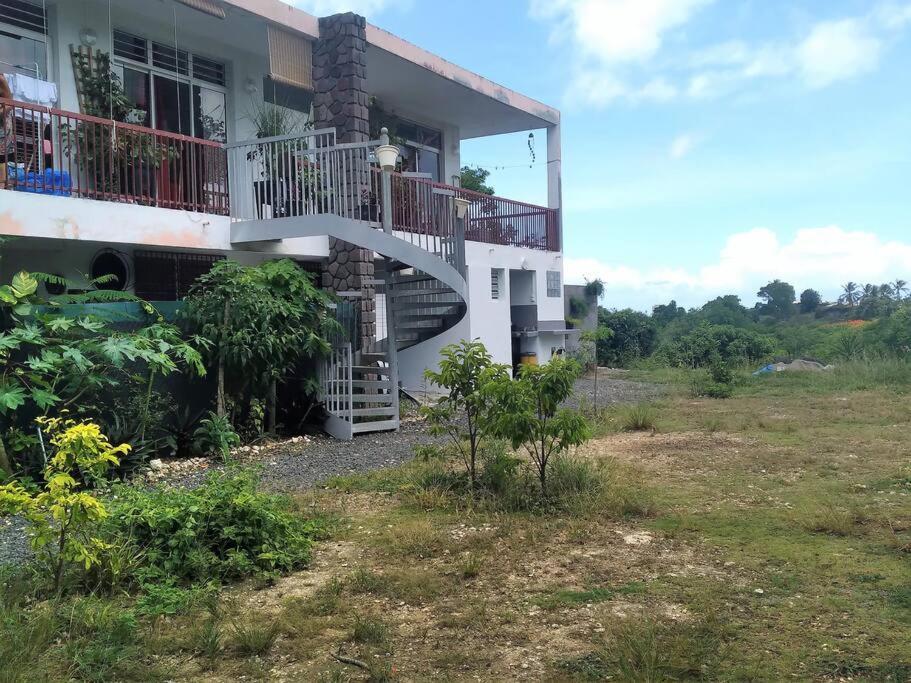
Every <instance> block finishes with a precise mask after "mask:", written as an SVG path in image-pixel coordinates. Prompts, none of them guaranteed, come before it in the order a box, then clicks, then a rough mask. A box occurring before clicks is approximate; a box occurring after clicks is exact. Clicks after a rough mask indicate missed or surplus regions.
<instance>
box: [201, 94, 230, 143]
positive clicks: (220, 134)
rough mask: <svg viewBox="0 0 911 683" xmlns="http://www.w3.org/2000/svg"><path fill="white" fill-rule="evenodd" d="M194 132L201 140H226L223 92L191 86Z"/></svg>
mask: <svg viewBox="0 0 911 683" xmlns="http://www.w3.org/2000/svg"><path fill="white" fill-rule="evenodd" d="M193 111H194V113H195V124H196V127H195V131H194V134H195V135H196V137H198V138H202V139H203V140H214V141H215V142H227V141H228V137H227V135H226V134H225V94H224V93H223V92H218V91H217V90H211V89H210V88H203V87H201V86H198V85H194V86H193Z"/></svg>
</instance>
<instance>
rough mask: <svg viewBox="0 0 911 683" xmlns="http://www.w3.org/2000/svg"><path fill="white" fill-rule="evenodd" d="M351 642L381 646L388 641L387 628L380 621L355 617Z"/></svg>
mask: <svg viewBox="0 0 911 683" xmlns="http://www.w3.org/2000/svg"><path fill="white" fill-rule="evenodd" d="M351 640H352V641H354V642H355V643H362V644H367V645H382V644H383V643H385V642H386V641H387V640H389V627H388V626H387V625H386V624H385V623H384V622H383V621H381V620H380V619H374V618H371V617H361V616H360V615H355V617H354V626H353V627H352V628H351Z"/></svg>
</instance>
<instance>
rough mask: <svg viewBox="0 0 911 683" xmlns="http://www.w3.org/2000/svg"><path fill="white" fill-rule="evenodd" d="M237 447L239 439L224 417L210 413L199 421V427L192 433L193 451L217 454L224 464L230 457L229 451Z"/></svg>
mask: <svg viewBox="0 0 911 683" xmlns="http://www.w3.org/2000/svg"><path fill="white" fill-rule="evenodd" d="M237 446H240V437H239V436H238V435H237V433H236V432H235V431H234V428H233V427H232V426H231V422H230V421H229V420H228V418H227V416H224V415H222V416H219V415H216V414H215V413H213V412H210V413H209V414H208V416H207V417H205V418H203V419H202V420H200V421H199V427H197V428H196V431H195V432H193V449H194V450H195V451H196V452H198V453H203V454H208V453H218V454H219V455H220V456H221V458H222V460H224V461H225V462H227V461H228V458H229V457H231V449H232V448H235V447H237Z"/></svg>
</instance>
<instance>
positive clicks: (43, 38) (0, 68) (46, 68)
mask: <svg viewBox="0 0 911 683" xmlns="http://www.w3.org/2000/svg"><path fill="white" fill-rule="evenodd" d="M0 31H3V32H4V33H11V34H13V35H14V36H22V37H23V38H29V39H30V40H34V41H35V42H38V43H44V59H45V63H44V64H38V70H39V73H38V74H33V73H29V72H27V70H26V69H25V68H24V67H16V66H13V65H12V64H6V63H0V73H5V72H6V69H18V70H19V71H26V75H27V76H33V77H35V78H38V79H41V80H45V81H49V80H51V77H50V70H51V64H54V63H55V62H54V60H53V59H52V57H53V55H52V54H51V47H52V45H53V43H52V42H51V41H50V40H49V35H48V34H41V33H38V32H37V31H30V30H29V29H27V28H20V27H19V26H13V25H12V24H4V23H3V22H0ZM48 31H50V27H48ZM6 73H8V72H6Z"/></svg>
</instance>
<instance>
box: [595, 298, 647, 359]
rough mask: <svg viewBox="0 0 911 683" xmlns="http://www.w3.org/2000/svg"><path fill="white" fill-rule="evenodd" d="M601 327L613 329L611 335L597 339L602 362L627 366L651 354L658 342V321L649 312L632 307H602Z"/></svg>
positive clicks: (599, 316)
mask: <svg viewBox="0 0 911 683" xmlns="http://www.w3.org/2000/svg"><path fill="white" fill-rule="evenodd" d="M598 327H599V328H601V327H603V328H606V329H608V330H610V334H607V335H604V336H602V337H600V338H599V339H598V340H597V355H598V365H602V366H608V367H615V368H616V367H626V366H628V365H629V364H630V363H632V362H634V361H636V360H638V359H640V358H646V357H647V356H650V355H651V354H652V352H653V351H654V350H655V347H656V346H657V344H658V326H657V325H656V324H655V321H654V320H652V318H651V317H650V316H648V315H646V314H645V313H641V312H639V311H634V310H632V309H625V310H622V311H608V310H605V309H603V308H602V309H599V311H598Z"/></svg>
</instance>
